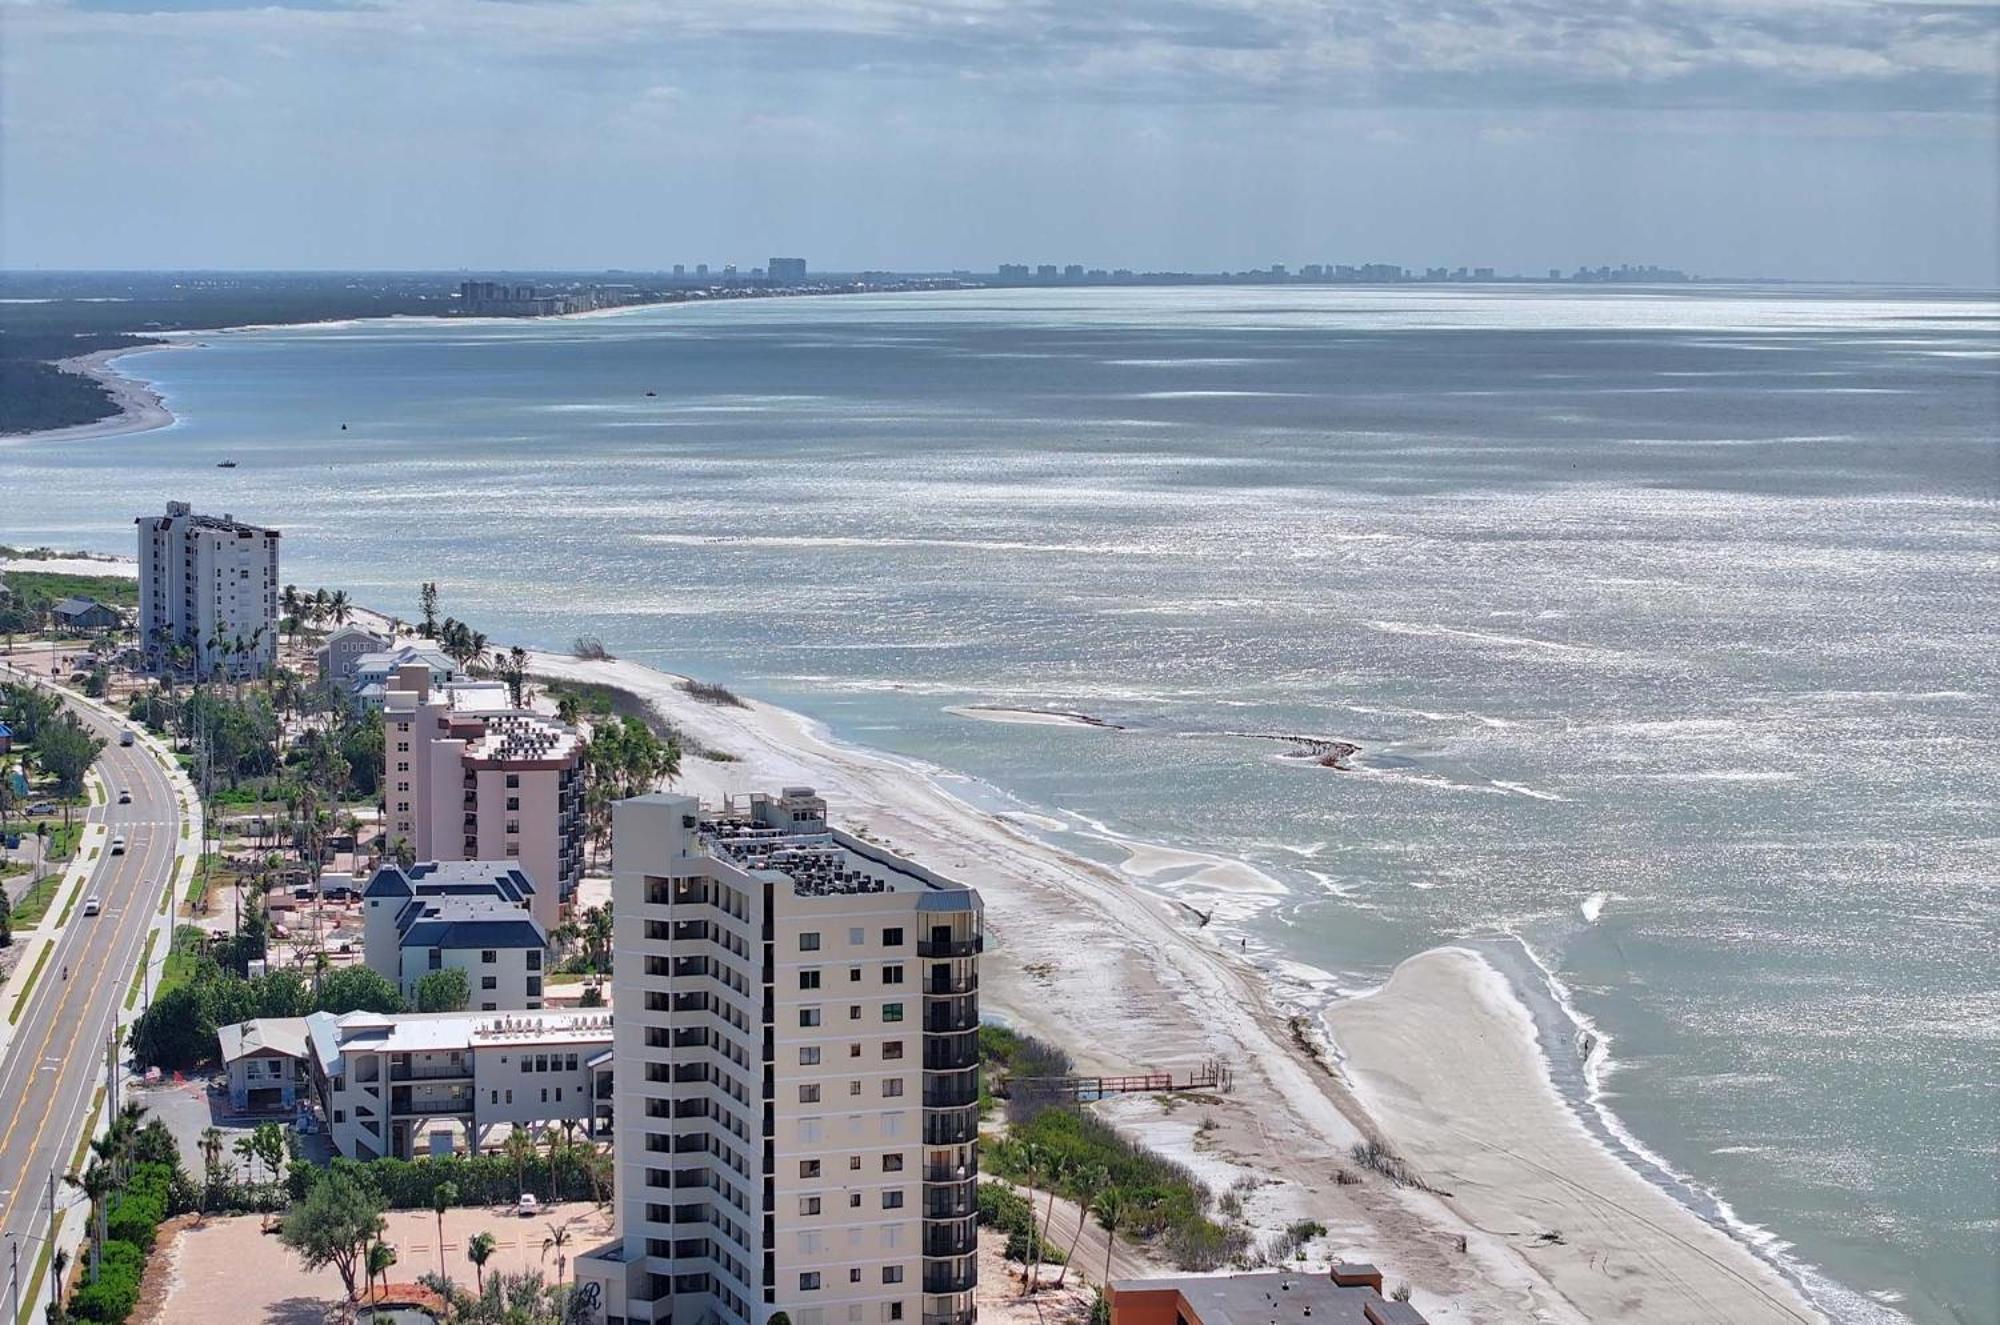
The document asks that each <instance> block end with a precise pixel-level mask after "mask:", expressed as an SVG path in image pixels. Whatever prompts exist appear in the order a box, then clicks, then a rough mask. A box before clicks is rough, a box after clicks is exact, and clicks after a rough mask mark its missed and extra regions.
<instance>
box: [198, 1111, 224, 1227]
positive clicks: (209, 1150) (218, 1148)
mask: <svg viewBox="0 0 2000 1325" xmlns="http://www.w3.org/2000/svg"><path fill="white" fill-rule="evenodd" d="M222 1146H223V1140H222V1129H221V1128H220V1127H208V1128H204V1129H203V1130H202V1134H201V1177H202V1184H201V1206H202V1209H204V1210H206V1209H207V1208H208V1201H209V1193H211V1192H213V1191H214V1190H215V1174H216V1170H217V1169H219V1168H221V1166H222Z"/></svg>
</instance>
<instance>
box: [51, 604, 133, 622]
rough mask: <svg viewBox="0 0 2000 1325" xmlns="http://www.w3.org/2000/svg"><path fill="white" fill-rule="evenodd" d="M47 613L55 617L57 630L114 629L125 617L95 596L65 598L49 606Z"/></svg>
mask: <svg viewBox="0 0 2000 1325" xmlns="http://www.w3.org/2000/svg"><path fill="white" fill-rule="evenodd" d="M49 613H50V615H52V616H54V617H55V619H56V628H57V629H59V630H116V629H117V628H118V627H120V626H122V625H124V624H125V617H124V615H123V614H122V613H121V612H119V610H118V609H117V608H115V607H111V606H108V605H106V604H104V603H100V602H98V601H97V600H96V599H95V598H65V599H63V600H62V601H61V602H59V603H57V604H56V605H55V606H54V607H52V608H50V609H49Z"/></svg>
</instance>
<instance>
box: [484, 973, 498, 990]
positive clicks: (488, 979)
mask: <svg viewBox="0 0 2000 1325" xmlns="http://www.w3.org/2000/svg"><path fill="white" fill-rule="evenodd" d="M479 987H480V988H481V989H498V988H499V987H500V977H499V976H497V975H482V976H480V977H479Z"/></svg>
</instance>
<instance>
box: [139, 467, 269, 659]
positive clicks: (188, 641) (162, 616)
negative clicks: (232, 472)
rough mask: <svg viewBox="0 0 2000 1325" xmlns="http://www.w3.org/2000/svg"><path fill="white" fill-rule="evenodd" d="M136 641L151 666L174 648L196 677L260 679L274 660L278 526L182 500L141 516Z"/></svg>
mask: <svg viewBox="0 0 2000 1325" xmlns="http://www.w3.org/2000/svg"><path fill="white" fill-rule="evenodd" d="M137 523H138V526H139V643H140V646H141V648H142V649H143V650H144V651H145V658H146V660H147V665H148V666H149V667H152V668H155V669H157V668H160V667H163V666H169V665H173V662H174V658H175V653H174V650H175V648H176V646H186V648H187V649H188V652H187V653H186V654H185V655H184V656H185V657H186V659H187V660H188V662H187V664H186V665H188V666H190V667H191V668H192V670H193V671H194V672H195V674H196V675H198V676H212V675H224V676H229V677H249V676H261V675H262V674H263V673H264V672H265V670H266V669H268V668H269V667H270V666H271V665H272V664H273V663H275V662H276V661H277V658H278V531H277V530H275V529H264V528H260V527H258V526H257V525H250V524H243V523H241V522H240V521H238V520H237V519H236V518H235V517H234V516H229V515H224V516H221V517H219V518H218V517H216V516H212V515H196V514H195V513H194V512H193V511H192V510H191V509H190V508H189V506H188V504H187V503H186V502H184V501H170V502H168V503H167V513H166V515H164V516H158V515H145V516H140V517H139V519H138V521H137Z"/></svg>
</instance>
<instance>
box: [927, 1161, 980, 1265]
mask: <svg viewBox="0 0 2000 1325" xmlns="http://www.w3.org/2000/svg"><path fill="white" fill-rule="evenodd" d="M978 1188H979V1182H978V1180H977V1179H976V1178H967V1179H966V1180H965V1181H964V1182H954V1183H952V1184H950V1185H949V1186H944V1187H926V1188H924V1218H925V1219H951V1220H960V1219H971V1218H972V1217H973V1216H974V1215H976V1214H978V1213H979V1194H978ZM927 1236H928V1235H927ZM971 1254H972V1249H971V1248H970V1247H967V1248H965V1249H963V1250H962V1251H957V1252H945V1251H931V1250H929V1249H928V1247H927V1248H926V1249H925V1251H924V1255H926V1256H969V1255H971Z"/></svg>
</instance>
